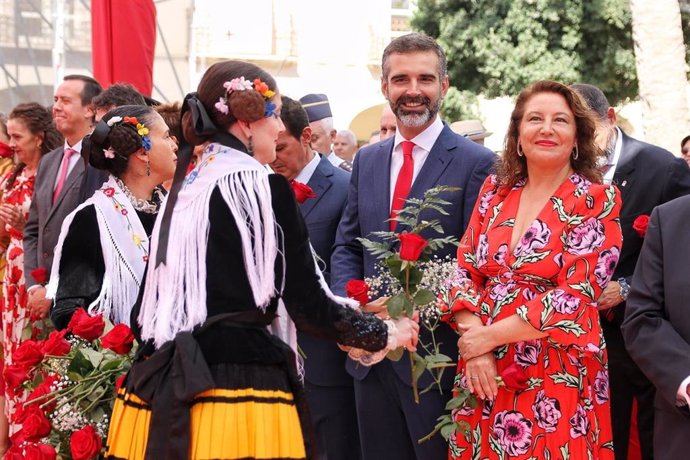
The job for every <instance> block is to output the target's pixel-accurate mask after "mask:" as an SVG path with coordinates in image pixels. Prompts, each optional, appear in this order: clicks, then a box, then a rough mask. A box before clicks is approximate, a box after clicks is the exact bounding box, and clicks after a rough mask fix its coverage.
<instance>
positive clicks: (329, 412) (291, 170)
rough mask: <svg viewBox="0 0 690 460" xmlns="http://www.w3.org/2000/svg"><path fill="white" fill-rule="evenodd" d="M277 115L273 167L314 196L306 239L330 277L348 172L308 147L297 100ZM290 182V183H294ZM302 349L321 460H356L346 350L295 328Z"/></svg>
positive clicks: (303, 207)
mask: <svg viewBox="0 0 690 460" xmlns="http://www.w3.org/2000/svg"><path fill="white" fill-rule="evenodd" d="M281 99H282V102H283V108H282V109H281V113H280V118H281V119H282V120H283V124H284V125H285V131H283V132H282V133H280V134H279V135H278V140H277V141H276V160H275V161H274V162H273V163H272V164H271V167H272V168H273V170H274V171H275V172H277V173H278V174H281V175H283V176H285V178H286V179H288V180H289V181H294V182H298V183H302V184H306V185H307V186H308V187H310V188H311V191H312V193H313V195H314V196H312V197H311V198H307V199H305V200H304V201H303V202H302V203H300V205H299V207H300V211H301V212H302V216H303V217H304V221H305V223H306V224H307V229H308V230H309V239H310V241H311V244H312V246H313V247H314V250H315V251H316V254H317V255H318V256H319V259H321V261H320V263H322V265H321V269H322V271H323V273H324V278H325V279H326V280H328V279H329V273H330V260H331V249H332V247H333V241H334V240H335V232H336V230H337V228H338V222H339V221H340V217H341V216H342V214H343V210H344V209H345V203H346V201H347V190H348V185H349V183H350V174H349V173H347V172H345V171H343V170H342V169H340V168H337V167H335V166H333V164H331V162H330V161H329V160H328V158H326V157H321V156H319V155H318V154H316V153H315V152H314V150H312V148H311V147H310V142H311V128H310V127H309V121H308V119H307V114H306V112H305V111H304V109H303V108H302V106H301V105H300V103H299V102H297V101H294V100H292V99H290V98H288V97H285V96H283V97H282V98H281ZM294 182H293V183H294ZM297 338H298V343H299V346H300V348H301V349H302V350H303V351H304V354H305V356H306V359H305V360H304V369H305V376H304V377H305V389H306V394H307V401H308V402H309V409H310V413H311V418H312V422H313V426H314V430H315V434H316V441H317V445H316V448H317V453H318V456H317V458H318V459H319V460H337V459H340V460H357V459H358V458H359V433H358V430H357V415H356V412H355V394H354V390H353V388H352V377H350V376H349V375H348V374H347V372H346V371H345V358H346V354H345V353H344V352H343V351H341V350H340V349H339V348H338V347H337V346H336V345H335V344H333V343H332V342H327V341H324V340H320V339H317V338H315V337H312V336H310V335H307V334H301V333H298V336H297Z"/></svg>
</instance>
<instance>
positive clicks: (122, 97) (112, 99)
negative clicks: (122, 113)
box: [91, 83, 146, 109]
mask: <svg viewBox="0 0 690 460" xmlns="http://www.w3.org/2000/svg"><path fill="white" fill-rule="evenodd" d="M91 103H92V104H93V108H94V109H108V108H112V107H120V106H121V105H146V101H145V100H144V96H142V95H141V94H140V93H139V91H137V89H136V88H135V87H134V86H132V85H130V84H129V83H115V84H114V85H110V86H109V87H107V88H106V89H105V90H104V91H103V92H102V93H100V94H98V95H97V96H95V97H94V98H93V99H92V100H91Z"/></svg>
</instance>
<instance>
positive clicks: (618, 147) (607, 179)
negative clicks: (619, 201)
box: [603, 126, 623, 184]
mask: <svg viewBox="0 0 690 460" xmlns="http://www.w3.org/2000/svg"><path fill="white" fill-rule="evenodd" d="M615 130H616V144H615V145H614V147H613V153H612V155H611V159H609V160H607V161H608V162H609V163H610V164H611V167H610V168H608V170H607V171H606V174H604V177H603V182H604V184H610V183H611V182H613V175H614V174H615V173H616V168H617V167H618V160H620V158H621V151H622V150H623V133H622V132H621V129H620V128H619V127H618V126H616V127H615Z"/></svg>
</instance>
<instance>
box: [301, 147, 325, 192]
mask: <svg viewBox="0 0 690 460" xmlns="http://www.w3.org/2000/svg"><path fill="white" fill-rule="evenodd" d="M319 161H321V155H319V154H317V153H315V154H314V158H312V159H311V161H310V162H309V163H307V164H306V166H305V167H304V168H303V169H302V170H301V171H300V172H299V174H297V177H295V181H297V182H300V183H302V184H305V185H306V184H307V183H308V182H309V181H310V180H311V176H313V175H314V171H316V167H317V166H318V165H319Z"/></svg>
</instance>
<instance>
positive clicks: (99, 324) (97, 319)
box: [67, 308, 105, 342]
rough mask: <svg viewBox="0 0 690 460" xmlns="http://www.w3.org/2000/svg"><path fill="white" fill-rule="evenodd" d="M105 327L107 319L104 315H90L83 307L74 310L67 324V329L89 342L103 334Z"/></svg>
mask: <svg viewBox="0 0 690 460" xmlns="http://www.w3.org/2000/svg"><path fill="white" fill-rule="evenodd" d="M104 328H105V321H103V316H101V315H96V316H90V315H89V314H88V313H86V310H84V309H83V308H80V309H78V310H77V311H75V312H74V314H73V315H72V319H70V321H69V325H68V326H67V329H68V330H69V331H70V332H72V333H73V334H74V335H76V336H79V337H81V338H82V339H84V340H88V341H89V342H91V341H93V340H96V339H97V338H99V337H100V336H101V334H103V329H104Z"/></svg>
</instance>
